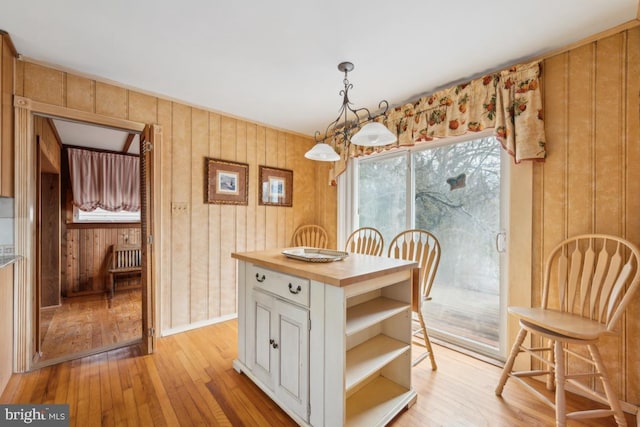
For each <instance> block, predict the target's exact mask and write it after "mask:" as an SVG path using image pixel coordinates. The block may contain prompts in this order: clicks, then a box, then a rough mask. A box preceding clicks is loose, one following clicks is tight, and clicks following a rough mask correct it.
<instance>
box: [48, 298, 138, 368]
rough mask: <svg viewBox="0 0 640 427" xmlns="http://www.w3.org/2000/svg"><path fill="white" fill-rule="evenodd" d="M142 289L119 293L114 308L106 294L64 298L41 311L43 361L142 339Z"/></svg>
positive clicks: (113, 303)
mask: <svg viewBox="0 0 640 427" xmlns="http://www.w3.org/2000/svg"><path fill="white" fill-rule="evenodd" d="M140 295H141V292H140V289H139V288H138V289H130V290H118V291H117V292H116V293H115V296H114V298H113V301H112V304H111V307H109V305H108V300H107V298H106V296H105V295H104V294H96V295H86V296H81V297H73V298H64V299H63V301H62V305H60V306H59V307H52V308H45V309H43V310H42V311H41V315H40V316H41V317H40V319H41V328H40V334H41V342H42V345H41V352H42V356H41V358H40V361H48V360H57V359H59V358H61V357H67V356H68V357H73V356H74V355H79V354H80V355H81V354H87V353H88V352H90V351H92V350H99V349H103V348H105V347H110V348H114V347H115V346H117V344H119V343H129V342H132V341H134V340H136V339H140V338H141V337H142V306H141V297H140Z"/></svg>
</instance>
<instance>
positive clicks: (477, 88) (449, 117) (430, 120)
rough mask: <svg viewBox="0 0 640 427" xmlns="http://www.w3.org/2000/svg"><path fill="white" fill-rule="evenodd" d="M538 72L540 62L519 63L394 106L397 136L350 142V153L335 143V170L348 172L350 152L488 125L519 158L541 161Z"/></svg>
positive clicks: (366, 151)
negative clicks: (384, 141)
mask: <svg viewBox="0 0 640 427" xmlns="http://www.w3.org/2000/svg"><path fill="white" fill-rule="evenodd" d="M539 77H540V63H539V62H535V63H530V64H525V65H518V66H514V67H512V68H510V69H508V70H504V71H501V72H497V73H493V74H488V75H486V76H484V77H482V78H479V79H475V80H472V81H470V82H467V83H464V84H460V85H457V86H454V87H451V88H447V89H444V90H441V91H438V92H436V93H434V94H431V95H429V96H424V97H422V98H420V99H418V100H417V101H416V102H413V103H409V104H405V105H402V106H399V107H396V108H395V109H393V110H392V111H391V112H389V114H388V118H387V120H386V123H385V124H386V125H387V127H388V128H389V129H390V130H391V132H393V133H395V134H396V135H397V136H398V141H397V142H395V143H393V144H390V145H388V146H384V147H359V146H355V145H353V144H351V145H350V146H349V153H346V152H344V150H341V148H342V147H340V146H338V147H336V149H337V151H338V153H339V154H341V160H340V161H338V162H336V165H335V170H334V172H335V175H338V174H339V173H341V172H342V171H344V169H345V168H346V162H347V160H348V157H354V156H361V155H366V154H371V153H374V152H380V151H384V150H388V149H392V148H397V147H402V146H412V145H415V144H417V143H423V142H428V141H433V140H435V139H439V138H446V137H450V136H458V135H463V134H466V133H468V132H479V131H482V130H484V129H494V131H495V135H496V137H497V138H498V140H499V141H500V143H501V144H502V146H503V148H504V149H505V150H506V151H507V152H508V153H509V154H510V155H512V156H513V158H514V160H515V162H516V163H519V162H521V161H523V160H543V159H544V158H545V155H546V152H545V136H544V122H543V119H542V118H543V114H542V96H541V91H540V82H539Z"/></svg>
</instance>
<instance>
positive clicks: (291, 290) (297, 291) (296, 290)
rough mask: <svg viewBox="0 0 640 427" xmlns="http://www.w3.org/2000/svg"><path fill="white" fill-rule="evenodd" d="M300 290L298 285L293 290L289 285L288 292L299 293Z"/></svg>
mask: <svg viewBox="0 0 640 427" xmlns="http://www.w3.org/2000/svg"><path fill="white" fill-rule="evenodd" d="M301 290H302V287H301V286H300V285H298V287H297V288H295V289H293V285H292V284H291V283H289V292H291V293H292V294H297V293H300V291H301Z"/></svg>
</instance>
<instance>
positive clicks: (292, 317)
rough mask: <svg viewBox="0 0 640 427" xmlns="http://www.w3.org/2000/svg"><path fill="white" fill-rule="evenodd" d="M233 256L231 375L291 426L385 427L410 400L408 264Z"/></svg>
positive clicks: (411, 267) (357, 258)
mask: <svg viewBox="0 0 640 427" xmlns="http://www.w3.org/2000/svg"><path fill="white" fill-rule="evenodd" d="M232 257H233V258H236V259H237V260H238V357H237V359H236V360H235V361H234V363H233V366H234V369H235V370H236V371H238V372H243V373H244V374H246V375H247V376H248V377H249V378H250V379H251V380H252V381H253V382H255V383H256V384H257V385H258V386H259V387H260V388H261V389H262V390H263V391H264V392H265V393H266V394H267V395H269V397H271V398H272V399H273V400H274V401H275V402H276V403H277V404H278V405H279V406H280V407H281V408H282V409H283V410H284V411H286V412H287V413H288V414H289V415H290V416H291V417H292V418H293V419H294V420H295V421H296V422H297V423H298V424H300V425H305V426H332V427H333V426H341V425H348V426H352V425H354V426H356V425H357V426H375V425H385V424H386V423H388V422H389V421H391V419H393V417H394V416H395V415H397V414H398V413H399V412H400V411H402V410H403V409H404V408H407V407H410V406H411V405H412V404H413V403H415V400H416V393H415V391H413V389H412V387H411V291H412V278H413V276H414V274H415V273H414V271H415V268H416V267H417V264H416V263H415V262H412V261H404V260H397V259H391V258H385V257H375V256H369V255H359V254H350V255H349V256H347V257H346V258H345V259H343V260H341V261H335V262H326V263H325V262H307V261H301V260H297V259H290V258H287V257H286V256H285V255H283V254H282V250H281V249H273V250H266V251H256V252H242V253H233V254H232Z"/></svg>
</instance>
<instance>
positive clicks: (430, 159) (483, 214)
mask: <svg viewBox="0 0 640 427" xmlns="http://www.w3.org/2000/svg"><path fill="white" fill-rule="evenodd" d="M505 157H506V156H505V154H504V151H503V150H502V149H501V147H500V144H499V142H498V141H497V140H496V139H495V138H493V137H486V138H478V139H473V140H463V141H456V142H452V143H449V144H446V145H430V146H428V148H421V149H416V148H414V149H413V150H408V151H404V152H400V153H397V154H392V155H385V156H375V157H367V158H362V159H359V160H358V161H357V162H354V163H356V165H355V170H356V171H357V173H355V174H353V175H352V176H353V177H354V181H355V185H354V194H355V195H357V196H356V199H357V202H356V203H355V204H356V205H357V212H356V215H355V217H354V219H353V222H354V224H356V225H357V226H360V227H362V226H371V227H376V228H378V229H380V230H381V231H382V233H383V235H384V239H385V242H386V243H389V242H390V241H391V239H392V238H393V236H395V234H397V233H398V232H400V231H402V230H405V229H408V228H422V229H426V230H429V231H431V232H432V233H433V234H435V235H436V236H437V238H438V240H439V241H440V245H441V248H442V257H441V260H440V266H439V270H438V273H437V275H436V278H435V282H434V285H433V289H432V293H431V296H432V300H431V301H429V302H427V303H426V304H425V307H424V314H425V318H426V322H427V327H428V329H429V330H430V333H431V334H432V335H433V336H434V337H436V338H439V339H441V340H444V341H448V342H450V343H452V344H455V345H457V346H462V347H465V348H469V349H471V350H473V351H476V352H479V353H482V354H485V355H489V356H494V357H499V356H500V355H501V349H500V342H501V334H502V333H503V332H502V331H503V326H504V325H503V323H504V322H503V321H502V320H501V319H504V317H505V316H504V314H503V307H502V305H501V293H502V292H501V289H502V288H501V282H502V280H501V277H502V276H503V268H502V266H503V265H506V262H505V261H506V248H505V247H504V242H505V234H504V232H503V230H504V229H506V227H505V225H504V218H505V216H504V215H503V214H502V212H504V210H505V209H504V208H503V207H504V206H506V203H505V200H504V196H503V195H504V194H506V191H504V186H503V185H502V183H503V182H505V178H506V177H505V176H504V174H505V172H504V170H506V168H505V167H504V165H506V163H505V161H509V160H508V159H505ZM352 228H355V227H352ZM385 253H386V248H385Z"/></svg>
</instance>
